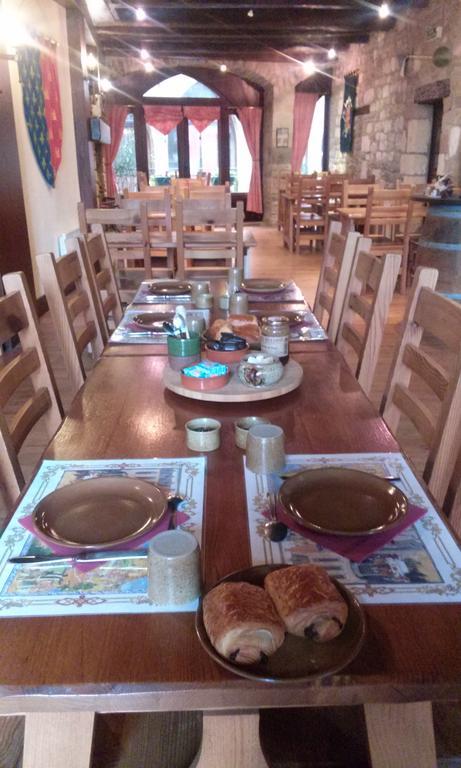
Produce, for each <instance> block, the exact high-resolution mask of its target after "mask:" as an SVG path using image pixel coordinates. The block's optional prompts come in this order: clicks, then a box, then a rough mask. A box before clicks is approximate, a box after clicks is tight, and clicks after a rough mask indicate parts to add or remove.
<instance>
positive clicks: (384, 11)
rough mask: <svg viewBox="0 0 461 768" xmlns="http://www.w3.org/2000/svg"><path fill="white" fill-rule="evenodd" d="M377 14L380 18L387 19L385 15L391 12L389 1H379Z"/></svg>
mask: <svg viewBox="0 0 461 768" xmlns="http://www.w3.org/2000/svg"><path fill="white" fill-rule="evenodd" d="M378 14H379V18H380V19H387V17H388V16H390V14H391V9H390V8H389V3H381V5H380V6H379V10H378Z"/></svg>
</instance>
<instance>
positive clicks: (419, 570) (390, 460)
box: [244, 453, 461, 604]
mask: <svg viewBox="0 0 461 768" xmlns="http://www.w3.org/2000/svg"><path fill="white" fill-rule="evenodd" d="M318 467H347V468H348V469H360V470H362V471H365V472H371V473H373V474H376V475H381V476H392V477H399V478H400V479H399V481H398V482H397V483H396V485H397V486H398V487H399V488H401V490H402V491H403V492H404V493H405V494H406V495H407V497H408V499H409V501H410V503H411V504H412V505H414V506H415V507H424V508H425V509H426V510H427V511H426V513H425V514H424V515H423V517H421V518H420V519H419V520H417V521H416V522H415V523H413V525H411V526H410V527H408V528H406V530H405V531H403V532H402V533H399V534H398V535H396V536H395V537H394V538H392V539H391V540H390V541H389V542H388V543H386V544H385V545H384V546H382V547H381V548H380V549H378V550H377V551H375V552H373V554H371V555H369V556H368V557H365V559H364V560H362V561H361V562H353V561H351V560H349V559H348V558H346V557H343V556H341V555H340V554H337V553H336V552H333V551H332V550H331V549H326V548H325V547H322V546H321V545H320V544H319V543H316V542H314V541H313V539H312V538H307V537H306V536H302V535H300V534H298V533H295V532H294V531H292V530H289V532H288V536H287V538H286V539H284V541H282V542H279V543H274V542H271V541H267V540H266V539H265V538H264V536H263V527H264V523H265V522H267V520H266V516H265V513H266V514H267V503H268V500H267V493H268V490H273V489H272V488H268V478H267V476H265V475H255V474H253V473H252V472H250V471H249V470H248V469H246V467H245V470H244V471H245V486H246V495H247V508H248V522H249V532H250V543H251V557H252V562H253V564H254V565H259V564H260V563H287V564H288V565H299V564H301V563H315V564H317V565H321V566H323V567H324V568H326V570H327V571H328V572H329V573H330V575H331V576H334V577H335V578H336V579H338V580H339V581H341V582H342V583H343V584H344V585H345V586H346V587H348V588H349V589H350V590H351V591H352V592H354V594H355V595H357V597H359V598H360V601H361V602H363V603H371V604H377V603H457V602H460V601H461V550H460V547H459V545H458V544H457V542H456V541H455V539H454V537H453V535H452V534H451V533H450V531H449V530H448V528H447V527H446V525H445V524H444V522H443V521H442V519H441V518H440V516H439V515H438V514H437V512H436V511H435V509H434V506H433V505H432V503H431V502H430V500H429V499H428V497H427V495H426V493H425V492H424V490H423V488H422V486H421V485H420V483H419V481H418V480H417V479H416V477H415V475H414V473H413V471H412V470H411V468H410V467H409V466H408V463H407V462H406V460H405V458H404V457H403V455H402V454H401V453H358V454H357V453H347V454H345V453H338V454H317V455H314V454H305V455H303V454H300V455H291V456H287V470H288V471H294V470H296V469H304V468H306V469H308V468H310V469H316V468H318ZM281 483H282V480H281V479H279V478H277V480H276V487H277V489H278V487H280V485H281Z"/></svg>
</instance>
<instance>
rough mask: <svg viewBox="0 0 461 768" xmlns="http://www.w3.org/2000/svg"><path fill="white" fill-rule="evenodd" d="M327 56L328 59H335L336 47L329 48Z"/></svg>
mask: <svg viewBox="0 0 461 768" xmlns="http://www.w3.org/2000/svg"><path fill="white" fill-rule="evenodd" d="M327 56H328V58H329V59H330V61H333V59H336V49H335V48H329V49H328V53H327Z"/></svg>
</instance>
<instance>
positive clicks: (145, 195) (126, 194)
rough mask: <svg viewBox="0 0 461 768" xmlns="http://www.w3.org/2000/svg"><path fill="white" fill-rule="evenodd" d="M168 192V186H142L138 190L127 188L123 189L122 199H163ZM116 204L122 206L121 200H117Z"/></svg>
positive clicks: (167, 195)
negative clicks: (131, 190) (132, 190)
mask: <svg viewBox="0 0 461 768" xmlns="http://www.w3.org/2000/svg"><path fill="white" fill-rule="evenodd" d="M170 194H171V193H170V187H144V188H143V189H141V190H140V191H139V192H130V190H129V189H124V190H123V198H122V200H163V199H164V198H165V197H169V196H170ZM118 205H119V207H120V208H122V207H123V202H122V201H120V200H119V201H118Z"/></svg>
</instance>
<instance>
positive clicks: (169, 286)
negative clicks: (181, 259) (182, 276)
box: [149, 280, 192, 296]
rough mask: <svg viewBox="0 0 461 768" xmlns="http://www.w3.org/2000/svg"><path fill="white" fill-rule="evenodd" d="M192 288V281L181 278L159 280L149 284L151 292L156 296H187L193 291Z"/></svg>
mask: <svg viewBox="0 0 461 768" xmlns="http://www.w3.org/2000/svg"><path fill="white" fill-rule="evenodd" d="M191 289H192V286H191V284H190V283H185V282H181V281H180V280H161V281H160V280H159V281H158V282H157V283H152V285H150V286H149V293H152V294H153V295H154V296H185V295H186V294H188V293H190V292H191Z"/></svg>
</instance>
